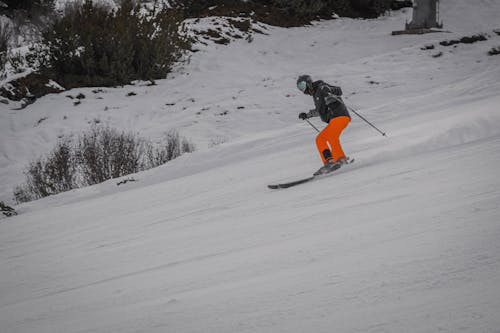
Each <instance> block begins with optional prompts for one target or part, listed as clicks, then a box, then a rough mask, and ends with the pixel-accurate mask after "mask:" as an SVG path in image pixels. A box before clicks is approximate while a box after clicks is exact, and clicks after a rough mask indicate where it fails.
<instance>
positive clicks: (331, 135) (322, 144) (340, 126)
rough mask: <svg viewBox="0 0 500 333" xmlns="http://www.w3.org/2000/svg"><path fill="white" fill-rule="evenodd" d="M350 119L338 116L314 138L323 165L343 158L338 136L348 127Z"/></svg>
mask: <svg viewBox="0 0 500 333" xmlns="http://www.w3.org/2000/svg"><path fill="white" fill-rule="evenodd" d="M350 121H351V118H349V117H347V116H340V117H336V118H333V119H332V120H330V122H329V123H328V125H327V126H326V127H325V128H324V129H323V130H322V131H321V132H319V134H318V136H317V137H316V146H317V147H318V151H319V155H320V156H321V159H322V160H323V163H325V162H326V161H327V160H329V159H332V158H333V160H334V161H337V160H338V159H339V158H345V157H346V156H345V154H344V151H343V150H342V146H341V145H340V134H341V133H342V131H343V130H344V129H345V128H346V127H347V125H349V122H350Z"/></svg>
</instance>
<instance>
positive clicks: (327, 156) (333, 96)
mask: <svg viewBox="0 0 500 333" xmlns="http://www.w3.org/2000/svg"><path fill="white" fill-rule="evenodd" d="M297 88H299V90H300V91H302V92H303V93H304V94H306V95H311V96H312V97H313V99H314V105H315V106H316V108H315V109H312V110H310V111H309V112H307V113H305V112H301V113H300V114H299V118H300V119H302V120H305V119H308V118H310V117H316V116H320V118H321V120H323V121H324V122H325V123H327V124H328V125H327V126H326V127H325V128H324V129H323V130H322V131H321V132H319V134H318V136H317V137H316V146H317V147H318V151H319V154H320V156H321V159H322V160H323V163H324V165H323V166H322V167H321V168H320V169H319V170H318V171H316V172H315V173H314V175H315V176H317V175H322V174H326V173H329V172H331V171H333V170H336V169H338V168H340V166H341V165H342V164H346V163H348V161H347V158H346V156H345V154H344V151H343V150H342V146H341V145H340V140H339V138H340V134H341V133H342V131H343V130H344V129H345V128H346V127H347V125H348V124H349V122H350V121H351V116H350V115H349V111H348V110H347V107H346V106H345V104H344V102H343V101H342V98H341V97H340V96H341V95H342V89H341V88H340V87H335V86H331V85H329V84H327V83H325V82H323V81H314V82H313V80H312V78H311V77H310V76H309V75H301V76H299V78H298V79H297Z"/></svg>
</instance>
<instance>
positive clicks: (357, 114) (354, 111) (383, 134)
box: [346, 105, 387, 137]
mask: <svg viewBox="0 0 500 333" xmlns="http://www.w3.org/2000/svg"><path fill="white" fill-rule="evenodd" d="M346 106H347V105H346ZM347 107H348V108H349V110H351V111H352V112H353V113H354V114H355V115H356V116H358V117H359V118H361V119H363V120H364V121H365V122H366V123H367V124H368V125H370V126H371V127H373V128H374V129H376V130H377V131H378V132H379V133H380V134H382V136H385V137H387V135H386V134H385V133H384V132H382V131H381V130H379V129H378V128H377V127H375V125H373V124H372V123H370V122H369V121H368V120H366V118H365V117H363V116H362V115H360V114H359V113H357V112H356V110H354V109H353V108H351V107H350V106H347Z"/></svg>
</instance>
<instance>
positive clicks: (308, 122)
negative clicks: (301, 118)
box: [305, 119, 319, 132]
mask: <svg viewBox="0 0 500 333" xmlns="http://www.w3.org/2000/svg"><path fill="white" fill-rule="evenodd" d="M305 121H307V122H308V123H309V125H311V126H312V128H314V129H315V130H316V131H317V132H319V129H317V128H316V126H314V125H313V124H312V123H311V122H310V121H309V119H305Z"/></svg>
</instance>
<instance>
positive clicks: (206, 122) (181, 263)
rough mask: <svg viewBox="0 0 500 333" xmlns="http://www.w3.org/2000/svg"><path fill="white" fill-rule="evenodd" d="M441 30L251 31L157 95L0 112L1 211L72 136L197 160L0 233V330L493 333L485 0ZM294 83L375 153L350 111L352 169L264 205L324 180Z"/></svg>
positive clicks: (498, 143)
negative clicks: (28, 172)
mask: <svg viewBox="0 0 500 333" xmlns="http://www.w3.org/2000/svg"><path fill="white" fill-rule="evenodd" d="M441 14H442V18H443V21H444V25H445V29H447V30H449V31H450V32H448V33H433V34H428V35H421V36H409V35H403V36H391V35H390V32H391V31H392V30H398V29H401V28H402V27H403V26H404V22H405V20H406V19H407V18H409V17H410V12H396V13H392V14H391V15H388V16H385V17H382V18H380V19H376V20H352V19H339V20H335V21H323V22H317V23H315V24H313V25H312V26H309V27H304V28H293V29H279V28H272V27H268V29H267V33H268V35H260V34H256V35H255V36H254V41H253V42H252V43H248V42H246V41H244V40H240V41H236V42H233V43H231V44H230V45H228V46H219V45H214V44H209V45H208V46H204V47H202V49H201V50H200V51H199V52H197V53H195V54H194V55H193V56H192V58H191V60H190V62H189V63H187V64H185V65H184V66H183V67H182V68H179V69H177V70H176V71H175V73H173V75H171V77H169V78H168V79H167V80H163V81H158V85H157V86H152V87H150V86H147V85H146V84H145V83H144V84H142V83H138V84H137V85H135V86H127V87H123V88H115V89H112V88H105V89H102V90H100V91H97V90H96V88H87V89H75V90H71V91H67V92H64V93H62V94H58V95H49V96H46V97H44V98H42V99H40V100H39V101H37V102H36V103H35V104H32V105H30V106H28V107H27V108H26V109H23V110H14V109H15V106H16V105H14V104H10V105H4V104H0V108H1V110H0V130H1V134H0V138H1V143H0V153H1V154H0V167H1V170H0V183H1V184H2V188H1V189H0V198H1V199H2V200H7V201H8V200H10V198H11V195H12V188H13V187H14V186H15V185H16V184H19V183H20V182H22V180H23V174H22V172H23V168H24V167H25V165H26V164H27V163H28V162H29V161H30V160H31V159H33V158H35V157H37V156H39V155H42V154H44V153H46V152H47V151H49V150H50V149H51V147H52V146H53V144H54V143H55V142H56V141H57V139H58V136H61V135H70V134H72V133H76V134H77V133H79V132H80V131H82V130H86V129H88V128H89V123H95V122H99V123H101V124H109V125H110V126H113V127H117V128H120V129H127V130H133V131H136V132H138V133H139V134H141V135H143V136H146V137H149V138H152V139H157V138H159V137H161V135H162V133H164V132H166V131H168V130H169V129H172V128H175V129H178V130H179V132H180V133H181V134H182V135H184V136H187V137H189V138H191V140H192V141H193V142H194V143H195V144H196V145H197V147H198V150H197V151H196V152H194V153H191V154H186V155H183V156H182V157H180V158H178V159H176V160H174V161H171V162H169V163H167V164H165V165H164V166H162V167H159V168H156V169H152V170H149V171H146V172H142V173H139V174H136V175H131V176H130V177H133V178H134V179H135V180H136V181H135V182H129V183H126V184H124V185H121V186H117V185H116V184H117V182H118V181H119V180H116V179H115V180H112V181H108V182H106V183H103V184H100V185H97V186H93V187H88V188H83V189H79V190H74V191H71V192H68V193H63V194H60V195H57V196H52V197H48V198H45V199H43V200H38V201H36V202H32V203H28V204H23V205H19V206H16V209H17V210H18V212H19V213H20V215H18V216H17V217H13V218H6V219H2V220H0V295H1V296H0V331H1V332H440V331H442V332H459V331H460V332H461V331H463V332H500V331H499V330H500V317H499V316H498V314H499V313H500V208H499V203H500V177H499V176H498V170H499V166H500V112H499V105H500V80H499V78H500V56H488V55H487V52H488V50H490V49H491V48H492V47H496V46H499V45H500V36H498V34H496V33H495V32H494V30H495V29H498V28H500V26H499V25H498V16H499V14H500V1H497V0H481V1H474V2H472V1H467V0H455V1H452V0H443V1H441ZM477 33H486V34H488V36H489V38H488V40H487V41H483V42H478V43H475V44H467V45H466V44H459V45H457V46H456V47H453V46H451V47H444V46H441V45H439V41H443V40H449V39H455V38H460V37H463V36H470V35H473V34H477ZM430 44H432V45H434V46H435V48H434V49H430V50H422V48H424V46H426V45H430ZM439 53H442V54H441V55H440V56H439ZM303 73H307V74H310V75H312V76H313V78H315V79H323V80H325V81H327V82H329V83H331V84H336V85H340V86H341V87H342V89H343V90H344V95H345V96H344V97H345V101H346V103H347V104H348V105H349V106H351V107H353V108H355V109H356V110H358V111H359V112H360V113H361V114H362V115H363V116H365V117H366V118H367V119H369V120H371V121H373V122H374V123H375V125H377V126H379V127H380V128H381V129H382V130H383V131H385V132H387V134H388V137H382V136H381V135H380V134H378V133H377V132H376V131H374V130H373V129H372V128H370V127H369V126H367V125H366V124H365V123H364V122H363V121H362V120H361V119H359V118H358V117H356V116H355V115H354V114H353V118H352V122H351V124H350V126H349V127H348V128H347V129H346V130H345V132H344V134H343V136H342V142H343V145H344V150H345V151H346V152H347V153H348V155H350V156H353V157H355V159H356V161H355V162H354V163H353V164H351V165H349V166H346V167H343V168H341V169H340V170H338V171H337V172H336V173H335V174H334V175H332V176H329V177H326V178H324V179H321V180H318V181H315V182H312V183H308V184H304V185H300V186H297V187H294V188H290V189H286V190H278V191H272V190H269V189H267V187H266V185H267V184H270V183H278V182H284V181H289V180H295V179H299V178H302V177H306V176H308V175H310V174H311V173H312V172H313V171H315V170H316V169H317V168H318V167H319V166H320V159H319V156H318V153H317V152H316V148H315V144H314V137H315V131H314V129H312V128H311V127H310V126H309V125H308V124H307V123H305V122H302V121H300V120H298V119H297V115H298V113H299V112H302V111H307V110H308V109H310V108H312V105H313V104H312V100H311V98H310V97H308V96H304V95H302V94H300V92H298V91H297V90H296V88H295V79H296V77H297V76H298V75H299V74H303ZM93 90H94V91H96V92H93ZM131 91H133V92H135V93H136V94H137V95H135V96H131V97H126V95H127V94H128V93H129V92H131ZM79 93H83V94H84V95H85V96H86V98H85V99H84V100H82V103H81V104H80V105H77V106H74V105H73V102H74V101H73V100H72V99H70V98H68V97H66V96H67V95H71V96H76V95H77V94H79ZM42 118H45V120H43V121H41V122H39V120H40V119H42ZM313 122H314V124H315V125H316V126H318V127H321V126H323V124H321V122H320V120H319V119H315V120H313ZM125 178H127V177H125Z"/></svg>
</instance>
